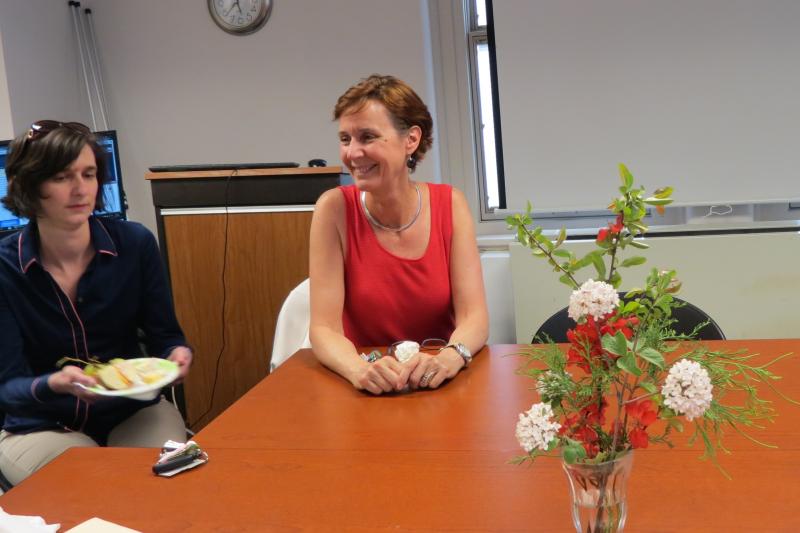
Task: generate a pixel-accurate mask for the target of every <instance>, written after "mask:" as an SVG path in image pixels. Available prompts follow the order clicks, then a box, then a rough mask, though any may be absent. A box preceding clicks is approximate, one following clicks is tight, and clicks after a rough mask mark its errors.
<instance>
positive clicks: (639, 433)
mask: <svg viewBox="0 0 800 533" xmlns="http://www.w3.org/2000/svg"><path fill="white" fill-rule="evenodd" d="M628 441H629V442H630V443H631V447H632V448H647V445H648V444H650V439H649V438H648V437H647V430H645V429H643V428H640V427H638V426H637V427H635V428H633V429H631V430H630V431H629V432H628Z"/></svg>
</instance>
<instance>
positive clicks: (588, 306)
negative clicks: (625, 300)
mask: <svg viewBox="0 0 800 533" xmlns="http://www.w3.org/2000/svg"><path fill="white" fill-rule="evenodd" d="M617 305H619V294H617V291H616V290H614V287H612V286H611V285H609V284H608V283H605V282H603V281H594V280H591V279H589V280H587V281H586V282H585V283H584V284H583V285H581V288H580V289H578V290H575V291H572V295H570V297H569V309H568V311H567V314H568V315H569V317H570V318H571V319H572V320H574V321H575V322H577V321H578V320H579V319H581V318H582V317H584V316H586V315H592V316H593V317H594V318H596V319H599V318H601V317H603V316H604V315H607V314H608V313H610V312H612V311H614V310H615V309H616V308H617Z"/></svg>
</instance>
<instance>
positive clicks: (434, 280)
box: [339, 183, 455, 346]
mask: <svg viewBox="0 0 800 533" xmlns="http://www.w3.org/2000/svg"><path fill="white" fill-rule="evenodd" d="M339 189H341V191H342V194H343V195H344V198H345V204H346V205H347V215H346V216H347V220H346V222H347V256H346V257H345V260H344V278H345V281H344V283H345V297H344V311H343V313H342V322H343V326H344V334H345V336H346V337H347V338H348V339H350V340H351V341H352V342H353V344H355V345H356V346H387V345H389V344H392V343H393V342H395V341H402V340H412V341H416V342H422V341H423V340H425V339H428V338H441V339H445V340H447V339H449V338H450V334H451V333H452V332H453V330H454V329H455V315H454V312H453V299H452V294H451V290H450V241H451V238H452V235H453V214H452V207H451V203H452V189H451V187H450V186H449V185H444V184H434V183H429V184H428V191H430V211H431V230H430V231H431V233H430V238H429V239H428V247H427V249H426V250H425V253H424V254H423V256H422V257H420V258H419V259H404V258H402V257H398V256H396V255H394V254H392V253H391V252H389V251H387V250H386V249H385V248H383V246H381V244H380V243H379V242H378V238H377V237H376V236H375V232H374V230H373V228H372V226H371V225H370V223H369V220H367V217H366V215H365V214H364V210H363V209H362V206H361V202H360V201H359V194H360V191H359V190H358V189H357V188H356V186H355V185H347V186H342V187H339Z"/></svg>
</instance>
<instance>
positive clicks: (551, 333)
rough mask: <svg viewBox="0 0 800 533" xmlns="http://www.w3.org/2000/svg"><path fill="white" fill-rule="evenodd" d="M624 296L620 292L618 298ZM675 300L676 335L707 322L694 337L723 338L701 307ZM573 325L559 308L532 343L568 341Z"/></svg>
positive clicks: (673, 326) (565, 309) (717, 327)
mask: <svg viewBox="0 0 800 533" xmlns="http://www.w3.org/2000/svg"><path fill="white" fill-rule="evenodd" d="M623 296H624V294H623V293H620V298H622V297H623ZM674 299H675V301H676V302H678V303H679V304H681V306H680V307H674V308H673V309H672V318H673V319H674V320H675V322H673V323H672V326H671V327H672V329H673V330H675V334H677V335H689V334H690V333H692V332H693V331H694V329H695V328H696V327H697V326H699V325H700V324H702V323H703V322H707V324H706V325H705V326H703V327H702V328H700V330H699V331H698V332H697V335H696V337H695V338H697V339H698V340H703V341H716V340H724V339H725V334H724V333H722V330H721V329H720V327H719V325H717V323H716V322H714V319H713V318H711V317H710V316H708V314H706V313H705V312H704V311H703V310H702V309H700V308H699V307H697V306H696V305H692V304H690V303H689V302H687V301H685V300H681V299H680V298H677V297H674ZM574 327H575V321H574V320H572V319H571V318H570V317H569V315H567V308H566V307H565V308H564V309H561V310H560V311H558V312H556V313H555V314H554V315H553V316H551V317H550V318H548V319H547V320H545V322H544V324H542V325H541V327H540V328H539V330H538V331H537V332H536V334H535V335H534V336H533V340H531V342H532V343H534V344H536V343H541V342H548V341H549V340H550V341H553V342H568V340H567V330H568V329H572V328H574Z"/></svg>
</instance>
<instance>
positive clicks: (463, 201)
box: [452, 187, 472, 222]
mask: <svg viewBox="0 0 800 533" xmlns="http://www.w3.org/2000/svg"><path fill="white" fill-rule="evenodd" d="M452 191H453V193H452V209H453V221H454V222H464V221H465V220H469V221H470V222H471V221H472V215H471V214H470V211H469V204H468V203H467V197H466V196H464V193H463V192H461V191H460V190H458V189H456V188H455V187H453V188H452Z"/></svg>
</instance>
